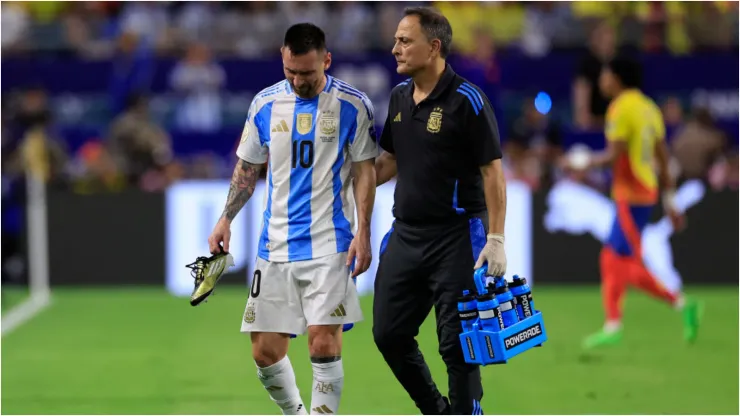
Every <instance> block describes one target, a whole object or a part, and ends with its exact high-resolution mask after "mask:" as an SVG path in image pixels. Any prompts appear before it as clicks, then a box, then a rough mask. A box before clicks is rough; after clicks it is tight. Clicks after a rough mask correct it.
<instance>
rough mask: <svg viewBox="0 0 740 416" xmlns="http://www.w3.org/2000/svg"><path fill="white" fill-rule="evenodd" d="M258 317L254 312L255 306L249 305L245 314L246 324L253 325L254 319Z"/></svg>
mask: <svg viewBox="0 0 740 416" xmlns="http://www.w3.org/2000/svg"><path fill="white" fill-rule="evenodd" d="M256 317H257V314H256V313H255V311H254V304H253V303H249V304H248V305H247V310H246V312H244V322H246V323H248V324H251V323H254V319H255V318H256Z"/></svg>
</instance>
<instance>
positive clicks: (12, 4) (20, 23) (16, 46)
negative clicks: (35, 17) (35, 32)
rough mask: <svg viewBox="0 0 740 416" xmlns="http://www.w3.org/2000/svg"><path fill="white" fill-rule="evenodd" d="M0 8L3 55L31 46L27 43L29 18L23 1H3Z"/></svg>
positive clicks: (0, 39) (0, 38)
mask: <svg viewBox="0 0 740 416" xmlns="http://www.w3.org/2000/svg"><path fill="white" fill-rule="evenodd" d="M0 8H1V9H2V13H0V18H1V19H2V22H1V23H0V30H2V35H1V36H0V41H1V42H2V50H3V55H5V54H6V53H9V52H15V51H17V50H21V49H24V48H27V47H29V46H31V45H28V43H29V40H30V39H28V37H29V36H28V33H29V30H30V24H31V19H30V17H29V16H28V12H27V11H26V9H25V8H24V7H23V3H22V2H19V1H4V2H2V5H0Z"/></svg>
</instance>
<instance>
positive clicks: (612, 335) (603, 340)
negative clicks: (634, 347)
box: [583, 329, 622, 350]
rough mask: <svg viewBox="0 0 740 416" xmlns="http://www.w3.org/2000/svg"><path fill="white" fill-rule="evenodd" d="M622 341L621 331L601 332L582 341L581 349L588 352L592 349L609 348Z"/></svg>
mask: <svg viewBox="0 0 740 416" xmlns="http://www.w3.org/2000/svg"><path fill="white" fill-rule="evenodd" d="M620 341H622V330H621V329H618V330H616V331H605V330H603V329H602V330H601V331H599V332H597V333H595V334H591V335H589V336H588V337H586V339H584V340H583V348H584V349H587V350H590V349H592V348H597V347H603V346H610V345H616V344H619V342H620Z"/></svg>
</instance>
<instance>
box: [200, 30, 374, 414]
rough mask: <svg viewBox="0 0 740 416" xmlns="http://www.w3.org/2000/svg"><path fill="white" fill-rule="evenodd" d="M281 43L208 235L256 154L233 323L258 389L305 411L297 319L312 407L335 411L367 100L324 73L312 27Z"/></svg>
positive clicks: (361, 220) (364, 218) (245, 187)
mask: <svg viewBox="0 0 740 416" xmlns="http://www.w3.org/2000/svg"><path fill="white" fill-rule="evenodd" d="M281 53H282V59H283V67H284V71H285V77H286V78H287V79H286V80H284V81H281V82H278V83H277V84H275V85H273V86H271V87H269V88H266V89H264V90H263V91H262V92H260V93H259V94H257V95H256V96H255V97H254V99H253V101H252V104H251V107H250V110H249V114H248V115H247V122H246V125H245V127H244V132H243V133H242V138H241V143H240V144H239V147H238V149H237V151H236V153H237V155H238V156H239V161H238V162H237V165H236V168H235V169H234V174H233V176H232V179H231V186H230V189H229V193H228V197H227V201H226V208H225V209H224V212H223V215H222V217H221V218H220V219H219V221H218V223H217V224H216V226H215V228H214V230H213V233H212V234H211V236H210V237H209V239H208V243H209V246H210V249H211V252H212V253H214V254H215V253H218V252H219V251H220V248H219V245H220V243H223V249H224V250H225V251H227V252H228V250H229V237H230V234H231V232H230V230H229V228H230V224H231V221H232V220H233V219H234V217H235V216H236V214H237V213H238V212H239V210H240V209H241V208H242V207H243V206H244V204H245V203H246V202H247V200H248V199H249V197H250V196H251V195H252V193H253V192H254V188H255V183H256V181H257V177H258V175H259V171H260V168H261V166H262V165H263V164H264V163H265V162H267V189H266V198H265V201H266V202H265V211H264V223H263V226H262V231H261V234H260V237H259V249H258V258H257V262H256V266H255V269H256V270H255V271H254V278H253V280H252V287H251V291H250V295H249V299H248V301H247V305H246V310H245V313H244V320H243V322H242V326H241V331H242V332H248V333H250V334H251V340H252V357H253V358H254V361H255V363H256V365H257V368H258V371H257V374H258V376H259V379H260V381H261V382H262V384H263V385H264V387H265V390H267V392H268V394H269V395H270V397H271V398H272V400H273V401H274V402H275V403H276V404H277V405H278V406H279V407H280V409H281V410H282V412H283V414H291V415H295V414H308V413H307V411H306V409H305V407H304V405H303V401H302V400H301V397H300V394H299V391H298V386H297V385H296V380H295V374H294V372H293V367H292V365H291V363H290V360H289V359H288V356H287V352H288V340H289V337H290V335H291V334H303V333H305V332H306V331H308V346H309V353H310V358H311V363H312V366H313V388H312V397H311V414H330V413H338V410H339V402H340V397H341V394H342V386H343V384H344V372H343V367H342V359H341V345H342V343H341V335H342V325H343V324H350V323H355V322H358V321H360V320H362V311H361V310H360V305H359V299H358V295H357V290H356V288H355V285H354V283H353V281H352V277H355V276H357V275H359V274H361V273H363V272H364V271H365V270H367V268H368V267H369V265H370V261H371V253H370V219H371V215H372V211H373V203H374V200H375V165H374V163H375V157H376V156H377V152H378V150H377V144H376V140H375V137H374V136H375V131H374V128H373V120H374V116H373V107H372V104H371V103H370V100H369V99H368V98H367V96H366V95H365V94H364V93H362V92H360V91H358V90H357V89H355V88H353V87H351V86H350V85H348V84H347V83H345V82H343V81H341V80H339V79H337V78H334V77H331V76H329V75H327V74H325V72H324V71H326V70H327V69H329V67H330V65H331V53H329V52H328V51H327V50H326V45H325V36H324V32H323V31H322V30H321V29H320V28H318V27H316V26H314V25H312V24H308V23H302V24H297V25H294V26H292V27H290V28H289V29H288V31H287V33H286V34H285V41H284V43H283V47H282V48H281ZM268 153H269V158H268ZM353 194H354V195H353ZM353 196H354V198H353ZM355 200H356V202H357V221H358V224H357V232H356V234H354V235H353V229H354V223H355V221H354V214H355ZM352 266H354V271H353V272H351V271H350V268H351V267H352Z"/></svg>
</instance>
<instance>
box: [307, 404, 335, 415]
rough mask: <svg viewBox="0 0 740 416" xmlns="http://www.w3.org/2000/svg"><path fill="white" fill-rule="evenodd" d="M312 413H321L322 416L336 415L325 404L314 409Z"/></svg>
mask: <svg viewBox="0 0 740 416" xmlns="http://www.w3.org/2000/svg"><path fill="white" fill-rule="evenodd" d="M311 411H313V412H316V413H321V414H322V415H328V414H332V413H334V412H332V411H331V409H329V406H327V405H325V404H322V405H321V406H319V407H314V408H313V409H311Z"/></svg>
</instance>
